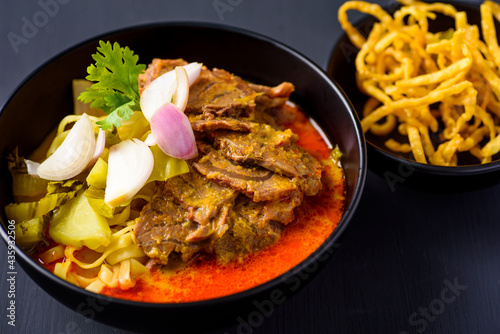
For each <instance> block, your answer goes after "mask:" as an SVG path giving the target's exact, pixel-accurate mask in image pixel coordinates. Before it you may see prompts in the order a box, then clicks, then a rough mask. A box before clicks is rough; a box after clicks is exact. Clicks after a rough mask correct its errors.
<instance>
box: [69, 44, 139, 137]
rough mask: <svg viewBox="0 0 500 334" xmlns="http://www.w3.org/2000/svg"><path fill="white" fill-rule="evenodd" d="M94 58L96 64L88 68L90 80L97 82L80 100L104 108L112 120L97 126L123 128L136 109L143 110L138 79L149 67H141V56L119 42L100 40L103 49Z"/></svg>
mask: <svg viewBox="0 0 500 334" xmlns="http://www.w3.org/2000/svg"><path fill="white" fill-rule="evenodd" d="M97 51H98V52H96V53H95V54H93V55H92V58H93V59H94V60H95V64H92V65H90V66H89V67H88V68H87V73H88V74H89V75H87V77H86V79H87V80H90V81H93V82H95V83H94V84H93V85H92V86H91V87H90V88H88V89H87V91H85V92H83V93H81V94H80V96H79V97H78V99H79V100H80V101H83V102H85V103H90V102H91V103H92V104H91V105H90V106H91V107H92V108H97V109H102V110H103V111H104V112H105V113H106V114H108V117H107V118H106V119H104V120H102V121H99V122H97V124H98V125H99V126H100V127H101V128H102V129H103V130H109V129H112V128H113V126H116V127H119V126H120V122H121V121H122V120H128V119H129V118H130V115H132V114H133V113H134V110H139V99H140V96H139V82H138V76H139V74H141V72H142V71H144V70H145V69H146V65H144V64H137V61H138V60H139V56H138V55H134V52H133V51H131V50H130V49H129V48H128V47H125V48H122V47H120V45H119V44H118V43H117V42H115V43H114V44H113V45H111V43H110V42H109V41H108V42H106V43H105V42H103V41H99V47H97Z"/></svg>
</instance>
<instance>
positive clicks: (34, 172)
mask: <svg viewBox="0 0 500 334" xmlns="http://www.w3.org/2000/svg"><path fill="white" fill-rule="evenodd" d="M24 163H25V164H26V169H27V171H28V174H29V175H31V176H34V177H40V175H38V167H40V164H39V163H38V162H34V161H32V160H28V159H24Z"/></svg>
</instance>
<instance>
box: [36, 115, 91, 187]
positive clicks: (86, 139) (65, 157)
mask: <svg viewBox="0 0 500 334" xmlns="http://www.w3.org/2000/svg"><path fill="white" fill-rule="evenodd" d="M94 152H95V134H94V124H93V123H92V121H91V120H90V118H89V116H88V115H87V114H83V115H82V117H80V119H79V120H78V121H77V122H76V123H75V125H73V127H72V128H71V130H70V131H69V133H68V136H67V137H66V139H64V141H63V142H62V144H61V146H59V147H58V148H57V150H56V151H55V152H54V153H53V154H52V155H51V156H50V157H48V158H47V159H46V160H45V161H44V162H42V163H41V164H40V166H39V167H38V169H37V174H38V175H39V176H40V177H41V178H42V179H46V180H51V181H62V180H67V179H70V178H72V177H74V176H76V175H78V174H80V173H81V172H82V171H84V170H85V168H86V167H87V165H88V164H89V162H90V160H91V159H92V157H93V155H94Z"/></svg>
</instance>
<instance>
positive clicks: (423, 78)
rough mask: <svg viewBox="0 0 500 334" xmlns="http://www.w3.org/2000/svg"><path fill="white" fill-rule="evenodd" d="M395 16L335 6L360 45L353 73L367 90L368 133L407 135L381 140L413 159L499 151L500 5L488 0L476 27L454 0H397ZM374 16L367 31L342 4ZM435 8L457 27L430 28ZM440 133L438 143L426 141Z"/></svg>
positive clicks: (365, 6) (447, 161) (442, 160)
mask: <svg viewBox="0 0 500 334" xmlns="http://www.w3.org/2000/svg"><path fill="white" fill-rule="evenodd" d="M399 1H400V3H401V4H402V7H401V8H400V9H399V10H397V11H396V12H395V13H394V15H393V16H391V15H389V14H388V13H387V12H385V11H384V10H383V9H382V8H381V7H380V6H378V5H376V4H370V3H367V2H364V1H348V2H346V3H344V4H343V5H342V6H341V7H340V9H339V12H338V18H339V21H340V24H341V25H342V27H343V29H344V30H345V32H346V34H347V36H348V37H349V39H350V40H351V42H352V43H353V44H354V45H355V46H356V47H357V48H359V52H358V55H357V57H356V61H355V65H356V80H357V84H358V87H359V89H360V90H361V91H362V92H363V93H365V94H367V95H369V96H370V97H369V99H368V101H367V102H366V104H365V107H364V109H363V118H362V120H361V125H362V127H363V131H364V132H365V133H366V132H368V131H370V132H371V133H372V134H374V135H376V136H385V137H387V136H392V135H393V134H394V132H395V131H397V132H398V133H399V134H401V135H403V136H406V137H407V142H398V141H397V140H396V139H395V138H388V139H387V140H386V141H385V145H386V147H387V148H389V149H390V150H392V151H394V152H401V153H410V152H411V153H412V154H413V157H414V159H415V161H417V162H420V163H425V164H427V163H429V164H433V165H442V166H456V165H457V164H459V161H458V156H457V153H459V152H465V151H468V152H470V153H471V154H472V155H473V156H475V157H476V158H477V159H478V160H479V161H480V162H481V163H488V162H491V161H492V156H493V155H495V154H497V153H498V152H499V151H500V126H499V124H500V47H499V45H498V40H497V33H496V30H495V19H496V20H497V21H500V5H498V4H496V3H494V2H492V1H485V2H484V3H483V4H482V5H481V7H480V9H481V29H482V34H483V36H484V42H483V41H481V40H480V37H479V28H478V26H476V25H471V24H469V23H468V21H467V14H466V13H465V12H460V11H457V10H456V9H455V8H454V7H453V6H452V5H449V4H443V3H432V4H427V3H423V2H419V1H412V0H399ZM349 10H358V11H360V12H363V13H366V14H370V15H372V16H374V17H376V18H377V19H378V20H379V21H380V22H377V23H375V25H374V26H373V29H372V30H371V32H370V34H369V36H368V37H367V38H365V37H363V36H362V35H361V34H360V32H359V31H358V30H357V29H356V28H355V27H354V26H353V25H352V24H351V23H350V22H349V20H348V17H347V11H349ZM436 13H439V14H442V15H445V16H448V17H451V18H453V19H454V21H455V27H454V29H449V30H447V31H441V32H437V33H433V32H430V31H429V20H433V19H435V18H436ZM431 133H434V134H437V135H438V137H439V140H438V143H437V144H436V145H435V143H434V142H433V141H432V140H431Z"/></svg>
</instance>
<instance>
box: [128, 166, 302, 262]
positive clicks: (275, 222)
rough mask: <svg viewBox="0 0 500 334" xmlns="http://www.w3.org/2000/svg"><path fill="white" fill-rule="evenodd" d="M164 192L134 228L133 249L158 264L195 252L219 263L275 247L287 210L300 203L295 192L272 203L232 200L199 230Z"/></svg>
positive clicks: (194, 183) (189, 256) (287, 217)
mask: <svg viewBox="0 0 500 334" xmlns="http://www.w3.org/2000/svg"><path fill="white" fill-rule="evenodd" d="M189 174H193V175H196V174H197V172H195V171H191V172H190V173H189ZM175 178H180V176H177V177H175ZM175 178H173V179H175ZM196 178H197V176H194V177H186V178H185V180H184V181H182V183H184V184H185V185H189V186H188V187H189V188H191V187H200V186H203V185H201V184H199V183H197V181H196ZM191 182H192V183H191ZM166 183H169V181H167V182H166ZM208 183H211V181H208ZM208 183H204V186H207V185H208ZM168 187H170V186H168ZM168 187H167V186H165V187H164V188H163V191H162V192H161V193H160V194H158V195H157V196H155V197H154V198H153V200H152V201H151V202H150V203H148V204H147V205H146V206H145V207H144V208H143V210H142V212H141V215H140V217H139V218H138V219H137V224H136V226H135V234H136V239H137V242H138V244H139V246H140V247H141V248H142V249H143V250H144V252H145V253H146V254H147V255H148V256H149V257H150V258H153V259H155V260H156V261H157V262H159V263H160V264H167V263H168V262H169V260H170V259H171V256H172V255H175V256H177V255H180V257H181V259H182V261H184V262H187V261H189V260H190V259H192V258H193V256H194V255H195V254H196V253H198V252H204V253H208V254H215V255H216V257H217V259H218V260H219V261H220V262H222V263H227V262H229V261H232V260H235V259H241V258H244V257H245V256H246V255H248V254H249V253H255V252H257V251H259V250H261V249H263V248H266V247H269V246H271V245H273V244H275V243H276V242H277V241H278V240H279V238H280V237H281V234H282V232H283V230H284V225H286V224H288V223H289V222H290V221H292V220H293V218H294V216H293V208H294V207H296V206H297V205H299V204H300V202H301V197H300V196H301V194H300V193H298V194H293V195H291V196H289V197H287V198H284V199H282V200H280V201H276V202H254V201H253V200H252V199H251V198H249V197H247V196H245V195H239V196H237V197H234V196H233V197H232V198H231V199H230V201H229V202H225V203H223V204H221V205H220V207H219V210H218V211H217V213H216V214H215V215H213V216H212V217H211V218H210V219H209V221H207V222H206V224H205V225H201V224H199V223H196V222H195V221H193V220H192V217H191V218H189V217H190V216H192V212H191V210H190V209H189V208H188V209H186V208H185V207H183V205H182V204H178V203H176V200H175V199H174V200H172V197H171V196H172V193H171V192H170V189H169V188H168ZM217 187H218V186H217V185H215V188H217ZM211 189H214V188H211ZM228 191H231V190H228ZM202 193H203V194H204V195H205V196H208V197H207V198H206V199H207V201H212V198H210V195H209V194H210V193H211V190H208V191H206V192H202ZM212 195H213V194H212ZM186 197H187V196H186ZM184 206H185V205H184Z"/></svg>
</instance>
